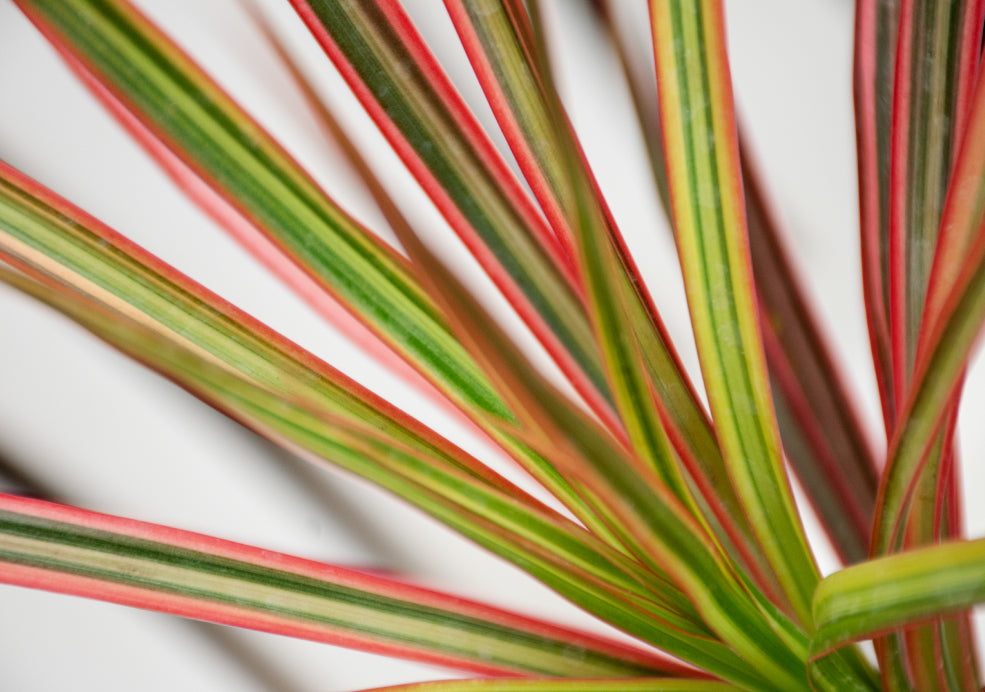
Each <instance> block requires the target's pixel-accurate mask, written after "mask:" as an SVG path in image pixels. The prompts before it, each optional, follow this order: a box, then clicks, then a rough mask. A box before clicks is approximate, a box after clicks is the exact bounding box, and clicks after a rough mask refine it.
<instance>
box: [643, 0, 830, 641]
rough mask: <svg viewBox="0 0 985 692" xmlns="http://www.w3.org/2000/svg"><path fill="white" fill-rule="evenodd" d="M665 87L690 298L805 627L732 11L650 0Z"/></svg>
mask: <svg viewBox="0 0 985 692" xmlns="http://www.w3.org/2000/svg"><path fill="white" fill-rule="evenodd" d="M650 7H651V13H652V17H653V29H654V37H655V38H654V42H655V49H656V56H657V75H658V80H657V84H658V87H659V89H660V104H661V116H662V123H663V127H664V133H665V143H666V147H667V160H668V166H669V170H668V173H669V180H670V186H671V187H670V189H671V199H672V203H673V217H674V226H675V232H676V233H677V238H678V247H679V252H680V255H681V264H682V268H683V270H684V282H685V289H686V292H687V296H688V304H689V307H690V311H691V319H692V323H693V325H694V331H695V339H696V343H697V346H698V354H699V357H700V360H701V367H702V374H703V376H704V379H705V388H706V390H707V391H708V395H709V402H710V404H711V411H712V417H713V419H714V421H715V429H716V432H717V434H718V438H719V441H720V443H721V446H722V450H723V453H724V457H725V463H726V465H727V466H728V469H729V474H730V476H731V477H732V479H733V482H734V483H735V484H736V489H737V491H738V494H739V499H740V500H741V502H742V505H743V508H744V509H745V511H746V512H747V514H748V516H749V519H750V524H751V525H752V527H753V530H754V531H755V532H756V535H757V537H758V538H759V540H760V543H761V544H762V546H763V549H764V550H765V553H766V555H767V558H768V559H769V561H770V564H771V565H772V566H773V568H774V570H775V572H776V575H777V579H778V580H779V582H780V584H781V585H782V587H783V589H784V591H785V593H786V596H787V598H789V600H790V603H791V605H792V607H793V610H794V612H795V613H796V614H797V616H798V618H799V619H800V620H801V622H802V623H809V622H810V599H811V596H812V595H813V590H814V585H815V584H816V583H817V580H818V578H819V577H818V573H817V568H816V566H815V565H814V560H813V556H812V554H811V552H810V548H809V546H808V545H807V541H806V537H805V536H804V532H803V527H802V526H801V524H800V521H799V516H798V514H797V510H796V507H795V505H794V502H793V497H792V494H791V491H790V486H789V482H788V480H787V478H786V473H785V470H784V466H783V459H782V456H781V451H780V450H781V447H780V440H779V433H778V431H777V427H776V419H775V416H774V413H773V406H772V401H771V399H770V394H769V384H768V381H767V376H766V365H765V356H764V354H763V346H762V341H761V337H760V332H759V327H758V319H757V314H756V307H755V302H754V301H755V298H754V295H753V290H752V286H753V284H752V276H751V269H750V260H749V255H748V246H747V240H746V232H745V220H744V213H743V203H742V198H741V186H740V184H739V176H740V170H739V161H738V146H737V142H736V133H735V123H734V119H733V116H732V98H731V85H730V82H729V75H728V67H727V64H726V62H725V52H724V34H723V32H724V29H723V26H722V16H721V14H722V9H721V7H720V6H719V5H718V3H716V2H697V1H692V2H669V1H666V0H652V1H651V4H650Z"/></svg>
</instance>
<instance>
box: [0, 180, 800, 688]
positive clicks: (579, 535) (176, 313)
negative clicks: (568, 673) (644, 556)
mask: <svg viewBox="0 0 985 692" xmlns="http://www.w3.org/2000/svg"><path fill="white" fill-rule="evenodd" d="M4 172H5V176H6V178H7V180H6V181H4V182H3V184H0V231H2V233H0V258H2V259H6V261H8V262H9V263H11V264H12V265H13V266H15V267H16V268H17V271H10V270H5V271H2V272H0V278H2V280H4V281H6V282H8V283H11V284H13V285H14V286H16V287H17V288H20V289H22V290H25V291H27V292H28V293H30V294H32V295H34V296H36V297H38V298H40V299H41V300H44V301H45V302H47V303H49V304H51V305H52V306H53V307H55V308H57V309H59V310H60V311H62V312H64V313H66V314H67V315H68V316H69V317H71V318H72V319H74V320H76V321H78V322H80V323H81V324H83V326H85V327H86V328H87V329H89V330H90V331H93V332H94V333H95V334H96V335H97V336H99V337H100V338H103V339H104V340H106V341H108V342H110V343H111V344H113V345H115V346H117V347H118V348H121V349H122V350H124V351H125V352H127V353H129V354H130V355H133V356H134V357H136V358H138V359H139V360H141V361H142V362H144V363H146V364H148V365H150V366H151V367H153V368H155V369H156V370H158V371H160V372H162V373H163V374H165V375H167V376H168V377H169V378H171V379H173V380H175V381H176V382H177V383H179V384H181V385H182V386H183V387H185V388H186V389H188V390H190V391H191V392H192V393H193V394H195V395H196V396H199V397H200V398H202V399H204V400H205V401H207V402H208V403H210V404H212V405H213V406H215V407H217V408H219V409H220V410H222V411H224V412H225V413H227V414H228V415H231V416H232V417H234V418H235V419H237V420H239V421H240V422H241V423H243V424H245V425H247V426H248V427H250V428H252V429H254V430H255V431H257V432H258V433H260V434H262V435H264V436H265V437H268V438H269V439H271V440H273V441H274V442H276V443H278V444H280V445H282V446H284V447H286V448H288V449H290V450H291V451H294V452H297V453H300V454H301V455H302V456H305V457H306V458H309V459H315V460H317V459H327V460H331V462H332V463H334V464H336V465H338V466H341V467H342V468H345V469H347V470H349V471H351V472H354V473H357V474H359V475H361V476H363V477H365V478H367V479H368V480H370V481H372V482H374V483H376V484H378V485H380V486H382V487H384V488H386V489H387V490H389V491H390V492H392V493H394V494H396V495H397V496H399V497H401V498H403V499H404V500H406V501H408V502H410V503H412V504H414V505H415V506H417V507H419V508H420V509H422V510H424V511H426V512H428V513H429V514H431V515H432V516H434V517H436V518H437V519H439V520H440V521H442V522H444V523H445V524H447V525H449V526H450V527H451V528H453V529H455V530H456V531H458V532H460V533H462V534H463V535H465V536H466V537H468V538H470V539H471V540H473V541H475V542H477V543H478V544H480V545H482V546H483V547H485V548H487V549H489V550H490V551H492V552H493V553H495V554H497V555H499V556H501V557H503V558H505V559H507V560H509V561H511V562H513V563H514V564H516V565H518V566H521V567H522V568H523V569H524V570H525V571H527V572H528V573H530V574H531V575H533V576H534V577H535V578H537V579H540V580H541V581H543V582H544V583H545V584H547V585H548V586H550V587H551V588H554V589H555V590H556V591H558V593H560V594H561V595H563V596H564V597H566V598H568V599H569V600H571V601H573V602H574V603H576V604H577V605H580V606H581V607H583V608H585V609H586V610H588V611H589V612H591V613H593V614H595V615H596V616H598V617H600V618H601V619H603V620H605V621H606V622H609V623H611V624H613V625H614V626H616V627H619V628H622V629H624V630H625V631H627V632H629V633H630V634H633V635H634V636H636V637H638V638H640V639H643V640H644V641H647V642H649V643H651V644H654V645H656V646H658V647H660V648H663V649H665V650H667V651H673V652H674V654H675V655H677V656H679V657H680V658H684V659H686V660H688V661H692V662H694V663H695V664H696V665H699V666H701V667H704V668H706V669H708V670H709V672H713V673H715V674H716V675H720V676H722V677H725V678H728V679H734V680H736V681H737V682H739V683H740V684H746V685H748V684H753V685H755V684H761V681H762V676H761V675H760V674H758V673H757V672H756V671H754V670H753V669H752V668H751V667H750V666H749V665H748V664H747V663H745V662H744V661H742V660H741V659H740V658H739V657H738V656H736V654H734V653H733V652H732V651H730V650H729V649H728V648H727V647H726V646H725V645H724V644H722V643H721V642H719V641H717V640H716V639H715V638H714V637H713V636H711V635H710V633H709V631H708V629H707V628H706V627H705V626H704V625H703V624H701V623H696V622H695V621H693V620H691V619H689V618H688V617H687V615H686V613H688V612H691V611H692V610H693V608H692V607H691V606H690V605H689V604H687V602H686V601H684V602H683V603H682V604H681V605H682V606H684V607H685V608H684V613H685V614H682V612H681V611H680V610H677V609H675V608H673V607H669V606H668V605H665V604H664V603H665V601H666V598H667V596H668V595H672V594H668V593H666V592H665V591H661V590H656V591H655V590H653V587H655V586H657V584H655V583H654V578H653V577H652V575H650V576H649V577H646V576H644V575H643V574H641V572H643V570H641V569H640V567H639V565H638V564H637V563H634V562H632V561H630V560H629V559H628V558H627V557H626V556H625V555H623V554H621V553H618V552H616V551H615V550H613V549H612V548H610V547H608V546H606V545H605V544H603V543H602V542H601V541H600V540H598V539H597V538H595V537H594V536H592V535H590V534H588V533H587V532H585V531H584V530H583V529H581V528H580V527H578V526H577V525H575V524H573V523H572V522H570V521H569V520H566V519H564V518H562V517H561V516H559V515H557V514H556V513H554V512H552V511H551V510H548V509H546V508H544V507H543V506H541V505H540V504H539V503H537V502H536V501H535V500H533V499H532V498H530V497H529V496H527V495H525V494H524V493H523V492H522V491H520V490H519V489H517V488H515V487H513V486H511V485H510V484H509V483H507V482H506V481H505V480H503V479H501V478H500V477H498V476H497V475H496V474H494V473H492V472H491V471H489V470H488V469H486V468H485V467H483V466H481V465H479V464H478V462H476V461H475V460H474V459H472V458H471V457H469V456H468V455H466V454H465V453H464V452H462V451H461V450H457V449H456V448H454V447H452V446H451V445H450V444H449V443H446V442H445V441H444V440H442V439H441V438H438V437H436V436H434V435H433V433H431V432H430V431H428V430H427V429H425V428H423V427H422V426H420V425H419V424H417V423H415V422H414V421H412V420H411V419H409V418H407V417H406V416H403V415H402V414H400V413H399V412H397V411H394V410H392V409H389V408H387V406H386V405H385V404H384V403H382V402H381V401H380V400H378V399H377V398H375V397H374V396H373V395H371V394H369V393H368V392H366V391H365V390H363V389H362V388H360V387H359V386H358V385H356V384H355V383H352V382H350V381H348V380H347V379H346V378H344V377H343V376H342V375H341V374H339V373H337V372H335V371H333V370H332V369H331V368H330V367H329V366H327V365H325V364H324V363H321V362H320V361H317V359H315V358H314V357H312V356H310V354H306V353H304V352H303V351H301V350H300V349H298V348H297V347H296V346H293V345H291V344H289V343H287V342H286V341H285V340H283V339H282V338H281V337H279V336H277V335H276V334H274V333H272V332H270V331H269V330H268V329H267V328H265V327H264V326H263V325H261V324H259V323H257V322H256V321H255V320H251V319H250V318H248V317H247V316H246V315H243V314H241V313H239V312H238V311H236V310H235V309H234V308H232V307H230V306H228V305H225V304H223V303H222V301H220V300H219V299H218V298H216V297H215V296H213V295H211V294H210V293H209V292H208V291H206V290H205V289H203V288H202V287H200V286H197V285H195V284H194V283H193V282H191V281H190V280H189V279H187V278H186V277H183V276H182V275H180V274H179V273H178V272H176V271H175V270H174V269H172V268H170V267H167V266H166V265H163V264H162V263H160V262H159V261H156V260H154V259H153V258H151V257H149V256H147V255H146V253H144V252H143V251H141V250H140V249H139V248H137V247H136V246H133V245H131V244H129V243H127V242H126V241H125V240H124V239H122V238H120V237H119V236H117V235H116V234H114V233H113V232H112V231H110V230H109V229H107V228H105V227H104V226H102V225H100V224H99V223H98V222H96V221H95V220H94V219H91V218H90V217H87V216H85V215H84V214H82V213H81V212H79V211H78V210H77V209H74V208H73V207H71V206H70V205H68V204H67V203H66V202H64V201H63V200H59V199H57V198H55V197H54V196H53V195H51V193H48V192H45V191H44V190H42V189H41V188H40V187H39V186H38V185H37V184H36V183H32V182H30V181H27V180H26V179H24V178H23V176H19V175H17V174H16V173H14V172H13V171H11V170H9V169H6V170H5V171H4ZM15 183H20V184H21V185H24V186H27V187H28V188H29V189H30V192H27V191H25V190H24V189H22V187H20V186H18V185H17V184H15ZM2 266H3V265H2V264H0V268H2ZM562 409H563V411H567V412H574V411H575V409H573V408H572V407H571V406H570V404H569V403H568V402H567V401H566V400H565V401H564V404H563V406H562ZM578 422H579V423H582V422H583V419H582V420H580V421H578ZM589 439H590V440H591V439H593V438H591V437H589ZM602 439H604V438H602ZM606 451H608V450H606ZM611 458H612V457H611V456H603V457H602V461H601V463H602V464H603V465H604V464H605V463H606V462H607V461H608V460H609V459H611ZM631 482H633V483H636V484H637V485H638V483H637V482H636V480H635V476H633V477H632V481H631ZM666 511H668V512H670V513H671V514H673V512H674V510H673V509H669V508H668V509H667V510H666ZM675 521H676V520H675ZM665 523H666V522H665ZM688 530H690V527H688ZM677 532H678V535H680V536H684V535H685V533H684V532H683V531H682V529H680V528H677ZM681 542H683V543H684V544H685V546H686V550H687V551H691V552H692V553H695V552H697V553H698V554H700V553H701V550H702V549H703V550H705V551H707V550H708V547H707V546H703V547H702V548H697V546H695V545H692V544H693V543H694V541H693V540H687V539H682V541H681ZM699 543H700V542H699ZM677 550H678V551H680V550H681V548H677ZM713 559H714V558H713ZM719 569H720V570H724V566H719ZM692 581H693V580H692ZM736 596H738V597H740V598H745V596H744V594H743V593H742V592H741V591H740V592H736V591H735V590H734V589H733V598H734V597H736ZM716 607H717V608H718V609H719V610H724V613H722V614H719V617H734V613H733V612H732V611H734V610H735V606H734V605H733V604H731V603H729V605H728V607H727V608H726V607H725V606H723V605H721V604H716ZM740 610H741V608H740ZM713 612H714V611H713ZM753 628H754V629H753V631H755V623H754V624H753ZM738 629H739V630H740V631H741V628H738ZM757 638H758V639H759V640H760V641H758V642H757V643H756V646H757V648H758V647H768V646H770V643H771V640H772V636H771V633H763V634H761V635H757ZM804 645H805V646H806V642H805V644H804ZM774 653H775V652H774ZM771 665H772V664H771ZM787 665H791V664H790V662H789V661H788V662H787Z"/></svg>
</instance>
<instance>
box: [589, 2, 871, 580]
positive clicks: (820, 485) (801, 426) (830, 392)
mask: <svg viewBox="0 0 985 692" xmlns="http://www.w3.org/2000/svg"><path fill="white" fill-rule="evenodd" d="M591 5H592V7H593V9H594V10H595V11H596V12H597V14H598V18H599V21H600V22H601V23H602V25H603V27H604V28H605V29H606V31H607V33H608V34H609V35H610V37H611V40H612V43H613V45H614V47H615V50H616V53H617V55H618V58H619V62H620V64H621V65H622V69H623V72H624V74H625V76H626V81H627V84H628V86H629V91H630V95H631V96H632V101H633V105H634V107H635V111H636V114H637V116H638V119H639V122H640V128H641V131H642V133H643V138H644V142H645V143H646V148H647V152H648V154H649V159H650V165H651V168H652V169H653V172H654V179H655V182H656V184H657V189H658V192H659V195H660V199H661V202H662V203H663V206H664V210H665V212H666V213H667V214H668V215H669V214H670V198H669V194H670V193H669V190H668V189H667V179H666V164H665V161H664V153H663V141H662V135H661V132H660V115H659V113H660V110H659V104H658V100H657V93H656V90H654V89H653V85H654V84H655V78H654V69H653V59H652V55H653V47H652V43H651V42H649V41H647V42H645V43H644V41H642V40H640V36H638V35H633V36H630V35H629V31H628V30H627V29H628V27H626V26H625V22H624V23H622V24H620V23H619V22H617V21H615V19H616V18H615V16H614V15H613V10H614V9H615V8H614V7H610V6H611V5H613V0H604V1H599V2H593V3H591ZM637 34H639V32H637ZM634 39H635V40H634ZM740 120H741V119H740ZM739 133H740V135H739V141H740V155H741V161H742V176H743V191H744V193H745V203H746V214H747V222H748V228H749V245H750V254H751V257H752V266H753V275H754V278H755V281H756V297H757V299H758V302H759V310H760V314H761V315H763V319H762V321H761V326H762V328H763V339H764V342H765V346H766V362H767V365H768V366H769V372H770V382H771V385H772V391H773V397H774V402H775V404H776V409H777V419H778V423H779V427H780V435H781V438H782V440H783V447H784V452H785V453H786V456H787V459H788V460H789V461H790V464H791V466H792V467H793V469H794V471H795V472H796V473H797V474H798V476H799V477H800V479H801V485H802V486H803V488H804V491H805V492H806V494H807V496H808V498H809V499H810V501H811V503H812V504H813V506H814V508H815V511H817V513H818V515H819V517H820V519H821V520H822V522H823V524H824V526H825V529H826V530H827V531H828V534H829V536H830V537H831V539H832V543H833V544H834V546H835V548H836V550H838V552H839V553H840V554H841V556H842V558H843V559H844V560H845V561H846V562H849V563H851V562H859V561H861V560H863V559H865V557H866V555H867V554H868V538H869V533H870V531H871V528H872V511H873V508H874V506H875V496H876V489H877V487H878V478H877V474H876V471H875V461H874V452H873V450H872V449H871V445H870V444H869V442H868V439H867V436H866V434H865V431H864V426H863V424H862V422H861V418H860V416H859V414H858V407H857V405H856V404H855V402H854V401H853V400H852V397H851V388H850V387H848V386H847V383H846V381H845V378H844V376H843V373H842V372H840V371H839V368H838V363H839V360H840V359H839V357H838V356H839V354H838V353H836V351H835V349H834V348H833V344H831V343H829V342H828V340H827V339H825V338H823V334H824V332H825V330H824V329H823V327H824V325H823V324H821V322H820V320H819V319H818V316H817V315H816V312H815V311H814V310H812V309H811V300H810V296H809V294H808V292H807V291H806V286H805V285H804V284H803V281H802V280H800V275H799V272H798V271H797V269H796V268H795V266H794V263H793V262H791V259H790V257H789V253H788V252H787V251H786V249H785V245H786V243H785V242H784V236H785V233H784V230H785V229H783V228H781V227H780V226H779V224H778V223H777V221H776V219H775V218H774V215H773V214H772V213H771V211H770V210H771V206H772V205H771V204H770V200H769V199H768V197H769V196H768V195H767V192H768V190H767V186H766V185H765V184H764V181H763V180H762V176H761V175H759V171H758V170H757V167H756V166H754V165H753V162H754V160H753V157H752V155H751V153H750V151H749V150H748V148H747V147H745V146H744V145H742V142H743V141H744V138H743V136H742V126H741V122H740V123H739ZM679 409H680V410H684V408H683V407H679ZM695 427H696V426H695ZM708 429H709V430H710V427H709V428H708ZM720 454H721V453H720V452H719V451H718V450H717V448H716V450H715V455H716V456H717V457H719V458H718V459H716V461H715V463H716V464H719V465H721V463H722V462H721V459H720ZM703 456H705V457H707V456H709V455H708V453H707V452H706V453H704V454H703ZM710 475H711V476H712V477H713V478H714V477H715V476H716V475H717V474H715V473H714V472H710ZM715 493H716V494H717V495H719V496H721V497H723V498H727V499H726V500H725V502H724V504H726V506H727V507H730V508H734V509H733V510H731V511H730V514H739V515H742V513H741V509H740V505H739V502H738V499H737V498H735V496H734V495H735V491H734V489H732V487H731V485H729V486H728V487H727V488H725V487H722V486H721V485H718V486H716V487H715ZM742 517H743V519H744V518H745V517H744V515H742ZM749 535H750V536H751V533H749ZM749 541H750V542H751V543H755V540H754V539H752V538H750V539H749Z"/></svg>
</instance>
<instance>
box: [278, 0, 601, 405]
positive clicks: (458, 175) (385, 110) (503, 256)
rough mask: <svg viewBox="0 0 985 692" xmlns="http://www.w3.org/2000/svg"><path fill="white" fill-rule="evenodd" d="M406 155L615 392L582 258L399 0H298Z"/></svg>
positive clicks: (470, 235) (563, 363)
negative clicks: (580, 272)
mask: <svg viewBox="0 0 985 692" xmlns="http://www.w3.org/2000/svg"><path fill="white" fill-rule="evenodd" d="M291 4H292V5H293V6H294V7H295V9H296V10H297V12H298V14H299V15H300V16H301V18H302V19H303V20H304V22H305V24H307V26H308V28H309V30H310V31H311V32H312V34H313V35H314V36H315V38H316V39H317V40H318V42H319V43H320V44H321V46H322V48H323V49H324V50H325V52H326V54H327V55H328V56H329V58H331V60H332V62H333V63H334V64H335V66H336V67H337V68H338V70H339V72H340V73H341V74H342V76H343V77H344V78H345V79H346V81H347V82H348V84H349V87H350V88H351V89H352V90H353V92H354V93H355V95H356V96H357V98H358V99H359V100H360V102H361V103H362V105H363V107H364V108H365V109H366V110H367V112H368V113H369V114H370V116H371V117H372V118H373V120H374V121H375V122H376V124H377V126H378V127H379V128H380V130H381V132H382V133H383V134H384V136H385V137H386V138H387V139H388V140H389V142H390V145H391V146H392V147H393V149H394V151H395V152H396V153H397V154H398V155H399V156H400V157H401V159H402V160H403V162H404V164H405V165H406V166H407V167H408V169H409V170H410V171H411V173H412V174H413V175H414V176H415V178H416V179H417V181H418V182H419V184H420V185H421V187H422V188H423V189H424V190H425V192H427V194H428V195H429V197H430V198H431V200H432V201H433V202H434V204H435V206H436V207H437V208H438V209H439V210H440V211H441V213H442V214H443V215H444V217H445V218H446V220H447V221H448V223H449V224H450V225H451V227H452V228H453V229H454V230H455V231H456V233H458V234H459V236H460V237H461V238H462V240H463V241H464V242H465V244H466V246H468V247H469V249H470V250H471V251H472V253H473V254H474V255H475V257H476V259H477V260H478V261H479V263H480V264H481V265H482V266H483V269H484V270H485V271H486V273H487V274H488V275H489V276H490V278H491V279H492V280H493V281H494V283H495V284H496V285H497V286H498V287H499V289H500V291H502V292H503V294H504V295H505V296H506V297H507V299H508V300H509V301H510V303H511V304H512V305H513V307H514V309H516V310H517V312H518V314H519V315H520V317H521V318H523V319H524V321H525V322H526V323H527V325H528V326H529V327H530V329H531V331H532V332H533V333H534V335H535V336H536V337H537V338H538V339H539V340H540V341H541V343H542V344H543V345H544V347H545V348H546V350H547V351H548V353H549V354H550V355H551V356H552V357H553V358H554V359H555V361H556V362H557V364H558V365H559V366H560V368H561V370H562V372H564V373H565V375H566V376H567V377H568V379H569V380H570V381H571V383H572V384H573V385H574V386H575V388H576V390H577V391H578V392H579V393H580V394H581V395H582V396H583V397H584V398H585V400H586V402H587V403H588V404H589V406H590V407H591V408H592V409H593V410H594V411H596V412H598V413H599V415H600V416H601V417H602V418H603V420H609V419H611V412H607V409H610V408H611V402H610V395H609V393H608V392H607V389H606V387H607V386H606V382H605V376H604V374H603V371H602V367H601V364H600V361H599V354H598V352H597V349H596V347H595V344H594V340H593V336H592V330H591V326H590V325H589V323H588V320H587V319H586V317H585V314H584V310H583V308H582V302H581V295H580V288H579V286H578V282H577V280H576V278H575V276H574V274H573V270H572V265H571V258H568V257H566V256H565V255H564V252H563V250H562V249H561V248H560V245H559V244H558V241H557V238H556V237H555V236H554V235H553V234H552V233H551V230H550V228H549V227H548V226H547V225H546V224H545V223H544V221H543V219H542V217H541V216H540V215H539V212H538V211H537V210H536V208H535V207H534V206H533V204H532V203H531V201H530V200H529V198H528V197H527V195H526V193H525V192H524V191H523V189H522V188H521V187H520V185H519V182H518V181H517V180H516V179H515V178H514V177H513V175H512V174H511V173H510V172H509V170H508V168H507V167H506V165H505V163H504V162H503V161H502V160H501V159H500V157H499V156H498V154H497V153H496V151H495V149H494V148H493V145H492V144H491V143H490V142H489V140H488V138H487V137H486V136H485V134H484V133H483V132H482V131H481V129H480V127H479V125H478V124H477V122H476V121H475V119H474V118H473V117H472V116H471V115H470V114H469V112H468V109H467V108H466V106H465V104H464V103H463V102H462V100H461V98H460V97H459V96H458V94H457V93H456V92H455V90H454V88H453V87H452V85H451V83H450V82H449V81H448V79H447V77H446V76H445V75H444V73H443V72H442V71H441V69H440V68H439V67H438V65H437V62H436V61H435V59H434V58H433V56H431V55H430V53H429V52H428V49H427V47H426V46H425V45H424V42H423V41H422V40H421V38H420V36H419V35H418V34H417V33H416V31H415V30H414V29H413V27H412V25H411V23H410V20H409V19H408V18H407V16H406V15H405V13H404V11H403V9H402V8H401V7H400V6H399V5H398V4H397V3H392V2H387V3H376V2H371V1H369V0H359V1H357V2H339V0H318V1H316V2H305V1H304V0H292V3H291Z"/></svg>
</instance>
